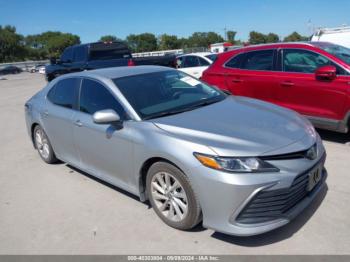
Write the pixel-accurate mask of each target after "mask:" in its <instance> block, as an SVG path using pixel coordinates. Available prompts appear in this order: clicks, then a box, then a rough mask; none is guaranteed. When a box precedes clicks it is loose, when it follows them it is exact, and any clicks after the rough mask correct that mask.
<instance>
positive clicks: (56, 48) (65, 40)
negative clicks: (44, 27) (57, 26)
mask: <svg viewBox="0 0 350 262" xmlns="http://www.w3.org/2000/svg"><path fill="white" fill-rule="evenodd" d="M25 42H26V45H27V47H28V48H30V49H31V52H32V53H34V54H44V55H45V56H46V57H45V58H48V57H59V56H60V55H61V53H62V52H63V50H64V49H65V48H66V47H68V46H71V45H76V44H80V38H79V36H77V35H73V34H70V33H62V32H58V31H55V32H54V31H47V32H44V33H41V34H38V35H28V36H27V37H26V38H25Z"/></svg>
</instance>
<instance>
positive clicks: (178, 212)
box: [146, 162, 202, 230]
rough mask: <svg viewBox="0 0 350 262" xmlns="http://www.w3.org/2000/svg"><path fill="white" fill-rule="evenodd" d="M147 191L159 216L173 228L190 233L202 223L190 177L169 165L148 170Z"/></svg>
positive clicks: (153, 166) (155, 166)
mask: <svg viewBox="0 0 350 262" xmlns="http://www.w3.org/2000/svg"><path fill="white" fill-rule="evenodd" d="M146 188H147V194H148V197H149V200H150V202H151V205H152V207H153V209H154V211H155V212H156V214H157V215H158V216H159V217H160V218H161V219H162V220H163V221H164V222H165V223H166V224H167V225H169V226H171V227H174V228H177V229H181V230H188V229H191V228H193V227H194V226H196V225H197V224H198V223H199V222H200V221H201V219H202V212H201V208H200V206H199V202H198V199H197V197H196V195H195V193H194V191H193V189H192V187H191V184H190V181H189V179H188V178H187V176H186V175H185V174H184V173H183V172H182V171H181V170H179V169H178V168H177V167H175V166H173V165H171V164H169V163H167V162H157V163H155V164H153V165H152V166H151V167H150V169H149V170H148V174H147V181H146Z"/></svg>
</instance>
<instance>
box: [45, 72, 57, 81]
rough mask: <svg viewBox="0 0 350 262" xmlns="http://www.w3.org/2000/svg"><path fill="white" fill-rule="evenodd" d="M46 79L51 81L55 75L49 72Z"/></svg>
mask: <svg viewBox="0 0 350 262" xmlns="http://www.w3.org/2000/svg"><path fill="white" fill-rule="evenodd" d="M46 79H47V81H48V82H51V81H52V80H54V79H55V76H54V75H51V74H50V75H47V77H46Z"/></svg>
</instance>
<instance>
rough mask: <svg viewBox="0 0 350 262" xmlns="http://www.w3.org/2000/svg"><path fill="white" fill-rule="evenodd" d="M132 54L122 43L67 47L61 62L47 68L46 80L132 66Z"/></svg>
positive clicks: (53, 62) (58, 61)
mask: <svg viewBox="0 0 350 262" xmlns="http://www.w3.org/2000/svg"><path fill="white" fill-rule="evenodd" d="M131 64H132V60H131V52H130V50H129V48H128V47H127V46H126V45H125V44H124V43H122V42H97V43H90V44H81V45H74V46H70V47H67V48H66V49H65V50H64V51H63V53H62V55H61V58H60V59H59V60H57V61H56V60H55V59H52V60H51V64H50V65H47V66H46V68H45V71H46V79H47V80H48V81H51V80H53V79H54V78H56V77H57V76H60V75H63V74H67V73H73V72H80V71H84V70H92V69H97V68H105V67H115V66H127V65H131Z"/></svg>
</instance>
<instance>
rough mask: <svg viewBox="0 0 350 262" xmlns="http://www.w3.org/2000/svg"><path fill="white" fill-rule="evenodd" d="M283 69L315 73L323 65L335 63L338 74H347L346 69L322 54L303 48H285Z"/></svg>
mask: <svg viewBox="0 0 350 262" xmlns="http://www.w3.org/2000/svg"><path fill="white" fill-rule="evenodd" d="M282 59H283V63H282V64H283V71H285V72H296V73H314V72H315V70H316V69H317V68H319V67H321V66H325V65H333V66H335V67H336V68H337V74H345V71H344V69H342V68H341V67H339V66H338V65H336V64H335V63H333V62H332V61H331V60H329V59H328V58H326V57H325V56H323V55H321V54H317V53H314V52H310V51H307V50H302V49H284V50H283V58H282Z"/></svg>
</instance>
